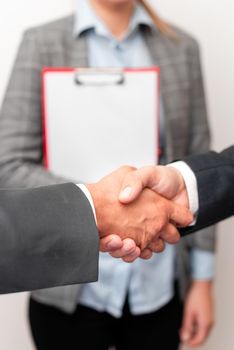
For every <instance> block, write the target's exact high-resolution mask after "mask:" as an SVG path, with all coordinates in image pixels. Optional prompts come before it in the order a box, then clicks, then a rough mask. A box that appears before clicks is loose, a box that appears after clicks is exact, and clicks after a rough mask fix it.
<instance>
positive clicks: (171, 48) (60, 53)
mask: <svg viewBox="0 0 234 350" xmlns="http://www.w3.org/2000/svg"><path fill="white" fill-rule="evenodd" d="M73 28H74V16H73V15H71V16H68V17H66V18H62V19H60V20H57V21H54V22H51V23H49V24H45V25H42V26H39V27H36V28H32V29H29V30H28V31H26V32H25V35H24V38H23V40H22V43H21V45H20V48H19V51H18V54H17V57H16V60H15V64H14V67H13V70H12V74H11V77H10V81H9V84H8V88H7V91H6V95H5V99H4V101H3V106H2V111H1V116H0V186H2V187H12V186H21V187H33V186H40V185H48V184H54V183H61V182H64V181H65V180H64V179H61V178H60V177H58V176H55V175H54V174H52V173H49V172H47V171H46V170H45V169H44V168H43V166H42V145H43V140H42V123H41V119H42V118H41V116H42V110H41V109H42V107H41V97H42V96H41V95H42V94H41V71H42V68H43V67H45V66H46V67H56V66H57V67H87V66H88V65H89V64H88V52H87V41H86V37H85V33H83V34H82V35H81V36H80V37H79V38H74V35H73ZM141 30H142V35H143V36H144V39H145V42H146V43H147V45H148V48H149V52H150V54H151V56H152V60H153V62H155V64H157V65H158V66H159V67H160V70H161V73H160V76H161V94H162V99H163V105H164V110H165V116H166V120H165V133H166V135H165V139H166V141H165V143H166V148H165V151H164V158H165V159H166V161H167V162H170V161H172V160H173V159H181V158H183V157H185V156H186V155H189V154H196V153H201V152H206V151H208V150H209V129H208V121H207V113H206V105H205V97H204V89H203V82H202V73H201V67H200V59H199V48H198V45H197V43H196V41H195V40H194V39H193V38H192V37H191V36H189V35H188V34H186V33H184V32H183V31H181V30H180V29H177V28H174V30H175V31H176V33H177V35H178V40H175V41H173V40H171V39H169V38H167V37H166V36H164V35H162V34H161V33H160V32H159V31H151V30H150V29H149V28H147V27H143V26H142V27H141ZM77 115H79V111H77ZM66 181H67V179H66ZM77 182H79V179H77ZM205 231H206V232H204V231H203V232H201V233H198V234H196V235H190V236H188V237H186V238H185V239H184V240H182V242H181V243H180V244H179V245H178V247H177V249H178V254H177V255H178V259H177V269H178V273H177V275H178V276H179V282H180V283H179V286H180V292H181V296H182V297H183V296H184V294H185V291H186V288H187V286H188V283H189V276H190V268H189V265H190V264H189V252H190V250H191V249H192V248H199V249H203V250H208V251H213V250H214V246H215V239H214V229H213V228H209V229H206V230H205ZM79 289H80V288H79V286H78V285H77V286H67V287H63V288H60V287H58V288H53V289H50V290H49V289H48V290H42V291H36V292H34V293H33V297H34V298H35V299H37V300H38V301H40V302H43V303H46V304H49V305H54V306H56V307H58V308H60V309H62V310H64V311H66V312H73V311H74V310H75V308H76V305H77V300H78V294H79Z"/></svg>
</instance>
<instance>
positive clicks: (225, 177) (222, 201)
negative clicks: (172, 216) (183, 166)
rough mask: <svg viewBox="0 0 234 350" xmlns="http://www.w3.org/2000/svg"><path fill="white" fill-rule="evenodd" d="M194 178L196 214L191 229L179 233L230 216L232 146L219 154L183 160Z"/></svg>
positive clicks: (232, 208) (233, 198) (233, 167)
mask: <svg viewBox="0 0 234 350" xmlns="http://www.w3.org/2000/svg"><path fill="white" fill-rule="evenodd" d="M184 161H185V162H186V163H187V164H188V165H189V166H190V167H191V169H192V170H193V171H194V173H195V175H196V178H197V185H198V196H199V212H198V216H197V223H196V225H195V226H193V227H190V228H188V229H185V230H182V232H183V233H191V232H194V231H197V230H199V229H200V228H203V227H206V226H209V225H212V224H214V223H216V222H218V221H220V220H223V219H225V218H227V217H229V216H231V215H233V214H234V146H232V147H229V148H227V149H225V150H224V151H223V152H221V153H216V152H208V153H206V154H201V155H194V156H190V157H186V158H185V159H184Z"/></svg>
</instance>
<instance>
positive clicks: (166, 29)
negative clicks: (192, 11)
mask: <svg viewBox="0 0 234 350" xmlns="http://www.w3.org/2000/svg"><path fill="white" fill-rule="evenodd" d="M138 2H139V4H140V5H141V6H142V7H144V9H145V10H146V12H147V13H148V14H149V15H150V17H151V18H152V20H153V22H154V24H155V26H156V27H157V29H158V30H159V31H160V32H161V33H162V34H165V35H166V36H168V37H170V38H172V39H176V38H177V35H176V33H175V31H174V30H173V29H172V28H171V26H170V25H169V24H168V23H167V22H166V21H164V20H163V19H162V18H160V17H159V16H158V14H157V13H156V11H155V10H154V9H153V7H152V6H151V5H150V4H149V3H148V2H147V1H146V0H138Z"/></svg>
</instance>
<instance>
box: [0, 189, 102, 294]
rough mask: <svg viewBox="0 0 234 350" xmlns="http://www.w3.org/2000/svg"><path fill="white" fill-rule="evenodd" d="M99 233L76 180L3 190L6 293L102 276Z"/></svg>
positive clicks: (0, 238) (0, 277)
mask: <svg viewBox="0 0 234 350" xmlns="http://www.w3.org/2000/svg"><path fill="white" fill-rule="evenodd" d="M98 251H99V236H98V232H97V229H96V224H95V220H94V217H93V213H92V209H91V206H90V204H89V202H88V200H87V199H86V197H85V195H84V194H83V193H82V191H81V190H80V189H79V188H77V186H76V185H74V184H72V183H66V184H61V185H54V186H45V187H40V188H35V189H28V190H24V189H19V190H1V191H0V293H10V292H21V291H26V290H33V289H37V288H46V287H47V288H48V287H54V286H58V285H64V284H65V285H66V284H73V283H82V282H93V281H96V280H97V271H98Z"/></svg>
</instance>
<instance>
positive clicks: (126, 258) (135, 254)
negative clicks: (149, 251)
mask: <svg viewBox="0 0 234 350" xmlns="http://www.w3.org/2000/svg"><path fill="white" fill-rule="evenodd" d="M140 254H141V250H140V248H139V247H136V249H135V251H134V252H133V253H131V254H128V255H126V256H124V257H123V258H122V260H123V261H124V262H126V263H132V262H133V261H135V260H136V259H137V258H139V256H140Z"/></svg>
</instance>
